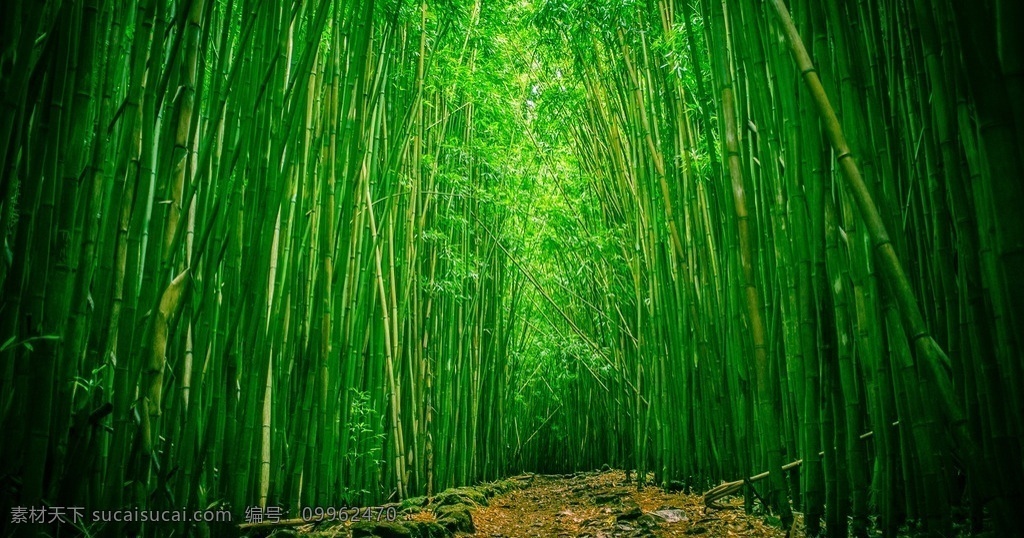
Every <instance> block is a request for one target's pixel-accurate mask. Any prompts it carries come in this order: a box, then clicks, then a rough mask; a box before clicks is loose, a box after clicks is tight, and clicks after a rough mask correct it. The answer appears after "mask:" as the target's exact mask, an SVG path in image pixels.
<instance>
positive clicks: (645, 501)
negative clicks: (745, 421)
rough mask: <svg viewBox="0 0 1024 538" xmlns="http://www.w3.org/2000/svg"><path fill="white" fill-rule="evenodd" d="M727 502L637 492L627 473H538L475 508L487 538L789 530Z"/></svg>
mask: <svg viewBox="0 0 1024 538" xmlns="http://www.w3.org/2000/svg"><path fill="white" fill-rule="evenodd" d="M732 503H733V504H730V503H729V502H727V501H723V503H722V504H723V506H726V507H727V509H725V510H713V509H708V508H705V507H704V503H703V500H702V498H701V497H700V496H699V495H691V494H685V493H669V492H665V491H664V490H662V489H661V488H658V487H653V486H650V487H645V488H643V489H642V490H639V491H638V490H637V488H636V484H635V483H627V482H626V476H625V473H624V472H623V471H609V472H603V473H578V474H575V475H570V476H565V477H557V478H556V477H547V476H537V477H535V478H534V480H533V483H532V485H529V486H527V487H526V488H524V489H516V490H512V491H509V492H507V493H505V494H502V495H500V496H498V497H495V498H494V499H492V500H491V501H490V503H489V505H488V506H482V507H479V508H477V509H476V510H473V512H472V515H473V523H474V524H475V527H476V533H475V534H474V535H473V536H476V537H479V538H505V537H507V538H517V537H526V536H551V537H591V538H611V537H627V536H628V537H641V536H701V535H703V536H709V537H712V536H754V537H776V536H778V537H781V536H785V532H784V531H783V530H782V529H780V528H778V527H773V526H770V525H768V524H766V523H765V522H764V521H763V520H762V519H761V518H759V517H756V516H749V515H746V514H745V513H744V512H743V509H742V499H738V498H737V499H733V500H732Z"/></svg>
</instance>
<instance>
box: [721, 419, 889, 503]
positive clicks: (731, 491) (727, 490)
mask: <svg viewBox="0 0 1024 538" xmlns="http://www.w3.org/2000/svg"><path fill="white" fill-rule="evenodd" d="M899 423H900V421H898V420H897V421H896V422H893V423H892V424H891V425H892V426H897V425H899ZM874 435H875V432H874V430H872V431H869V432H867V433H863V434H861V435H860V438H861V439H869V438H871V437H873V436H874ZM824 455H825V453H824V452H818V456H824ZM803 462H804V460H802V459H799V460H796V461H791V462H789V463H787V464H785V465H783V466H782V470H783V471H784V472H785V471H790V470H793V469H796V468H797V467H799V466H800V464H802V463H803ZM769 474H771V471H765V472H763V473H761V474H756V475H754V476H752V477H750V478H747V479H745V480H735V481H733V482H723V483H721V484H719V485H717V486H715V487H713V488H711V489H709V490H707V491H706V492H704V506H706V507H708V508H714V509H716V510H722V509H724V508H725V507H724V506H721V505H717V504H715V501H717V500H719V499H721V498H723V497H728V496H729V495H735V494H736V493H737V492H739V491H740V490H742V489H743V485H744V484H752V483H754V482H757V481H758V480H763V479H765V478H768V475H769Z"/></svg>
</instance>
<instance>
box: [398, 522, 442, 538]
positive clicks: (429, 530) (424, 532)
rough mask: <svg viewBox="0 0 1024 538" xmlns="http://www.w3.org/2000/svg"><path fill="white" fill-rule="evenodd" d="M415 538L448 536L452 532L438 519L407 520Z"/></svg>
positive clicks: (406, 524)
mask: <svg viewBox="0 0 1024 538" xmlns="http://www.w3.org/2000/svg"><path fill="white" fill-rule="evenodd" d="M405 526H406V527H408V528H409V531H410V532H412V535H413V537H414V538H448V537H449V536H451V535H452V533H451V532H450V531H449V530H448V529H446V528H444V526H442V525H441V524H440V523H438V522H436V521H407V522H406V523H405Z"/></svg>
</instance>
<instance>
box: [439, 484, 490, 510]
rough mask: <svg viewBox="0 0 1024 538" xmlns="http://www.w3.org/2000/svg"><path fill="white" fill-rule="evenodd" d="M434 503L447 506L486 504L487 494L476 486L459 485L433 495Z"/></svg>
mask: <svg viewBox="0 0 1024 538" xmlns="http://www.w3.org/2000/svg"><path fill="white" fill-rule="evenodd" d="M434 504H435V505H437V506H449V505H454V504H475V505H477V506H487V496H486V495H484V494H483V492H482V491H480V490H479V489H477V488H472V487H468V486H466V487H461V488H453V489H450V490H448V491H445V492H443V493H440V494H438V495H437V496H436V497H434Z"/></svg>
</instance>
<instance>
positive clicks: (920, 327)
mask: <svg viewBox="0 0 1024 538" xmlns="http://www.w3.org/2000/svg"><path fill="white" fill-rule="evenodd" d="M771 2H772V5H773V6H774V7H775V11H776V13H777V14H778V17H779V21H780V23H781V24H782V26H783V30H784V31H785V34H786V39H787V41H789V44H790V47H791V48H792V51H793V57H794V59H795V60H796V63H797V66H798V68H799V69H800V72H801V73H802V74H803V77H804V82H806V84H807V87H808V90H809V91H810V93H811V97H812V99H813V100H814V104H815V106H816V107H817V109H818V114H819V115H820V116H821V120H822V123H823V124H824V127H825V132H826V133H827V134H828V138H829V141H830V142H831V143H832V147H833V149H834V150H835V152H836V159H837V160H838V162H839V167H840V170H841V172H842V177H843V179H844V180H845V181H846V186H847V188H848V189H849V190H850V194H851V195H852V196H853V198H854V200H855V201H856V202H857V207H858V209H860V215H861V218H863V219H864V222H865V225H866V227H867V231H868V234H869V235H870V237H871V241H872V244H873V247H874V251H875V255H876V256H877V260H878V263H879V265H880V266H881V268H882V274H883V275H884V278H885V280H886V281H887V283H888V284H889V290H890V293H892V294H893V296H894V297H895V299H896V302H897V304H898V305H899V307H900V312H901V313H902V314H903V319H904V322H905V324H906V330H907V332H908V333H909V337H910V338H911V340H912V341H913V343H914V348H915V349H916V350H917V352H918V353H919V354H920V355H921V357H922V358H923V359H924V361H923V362H924V364H925V369H926V371H927V372H928V375H929V376H930V377H933V378H934V379H935V382H936V385H937V386H938V389H939V396H940V402H939V403H940V405H941V409H942V411H943V413H944V414H945V416H946V417H947V418H948V419H950V420H952V421H953V422H954V423H961V422H963V411H962V409H960V406H959V404H958V403H957V402H956V401H955V400H954V398H953V392H952V387H951V385H950V380H949V368H950V366H949V358H948V357H947V356H946V354H945V353H944V352H943V350H942V349H941V348H940V347H939V345H938V344H937V343H936V342H935V340H934V339H933V338H932V336H931V333H930V332H929V330H928V327H927V325H926V324H925V320H924V316H923V315H922V314H921V310H920V308H919V306H918V304H917V299H916V298H915V297H914V290H913V287H912V286H911V285H910V279H909V278H908V277H907V274H906V272H905V271H904V269H903V264H902V263H901V262H900V259H899V257H898V256H897V255H896V250H895V248H894V247H893V244H892V241H891V240H890V239H889V233H888V231H887V230H886V227H885V223H884V222H883V221H882V216H881V214H880V213H879V211H878V206H877V205H876V204H875V201H874V199H873V198H872V196H871V193H870V191H869V190H868V187H867V185H866V184H865V183H864V178H863V177H862V176H861V173H860V169H859V168H858V166H857V163H856V162H855V161H854V160H853V155H852V153H851V151H850V147H849V145H848V144H847V142H846V138H845V137H844V135H843V130H842V126H841V125H840V124H839V119H838V118H837V117H836V113H835V111H834V110H833V108H832V104H831V103H830V102H829V99H828V96H827V95H826V94H825V88H824V87H823V86H822V84H821V79H820V78H819V77H818V73H817V71H815V68H814V64H813V63H812V62H811V58H810V56H809V55H808V54H807V49H806V48H805V47H804V44H803V41H802V40H801V38H800V34H799V33H798V32H797V29H796V25H795V24H793V19H792V18H791V17H790V15H789V11H788V10H787V9H786V6H785V4H784V3H783V1H782V0H771ZM964 441H967V442H969V443H970V444H973V442H970V441H969V440H968V439H965V440H964ZM961 446H965V447H966V446H968V445H961Z"/></svg>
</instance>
